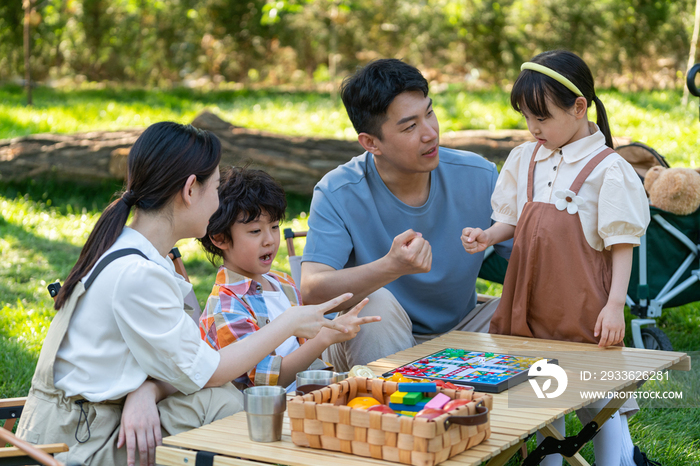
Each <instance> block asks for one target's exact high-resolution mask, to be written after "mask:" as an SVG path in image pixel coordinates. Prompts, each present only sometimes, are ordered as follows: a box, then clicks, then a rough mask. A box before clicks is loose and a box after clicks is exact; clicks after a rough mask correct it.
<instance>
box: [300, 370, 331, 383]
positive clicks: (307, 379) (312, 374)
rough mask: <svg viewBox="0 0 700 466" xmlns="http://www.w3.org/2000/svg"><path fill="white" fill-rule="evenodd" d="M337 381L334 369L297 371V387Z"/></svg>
mask: <svg viewBox="0 0 700 466" xmlns="http://www.w3.org/2000/svg"><path fill="white" fill-rule="evenodd" d="M335 382H337V377H336V373H335V372H333V371H321V370H319V371H303V372H298V373H297V387H303V386H304V385H330V384H332V383H335Z"/></svg>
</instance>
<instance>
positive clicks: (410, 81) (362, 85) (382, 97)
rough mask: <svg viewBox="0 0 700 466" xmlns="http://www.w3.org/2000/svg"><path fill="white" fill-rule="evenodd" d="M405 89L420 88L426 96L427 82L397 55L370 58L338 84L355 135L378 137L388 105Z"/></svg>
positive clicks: (380, 136)
mask: <svg viewBox="0 0 700 466" xmlns="http://www.w3.org/2000/svg"><path fill="white" fill-rule="evenodd" d="M406 91H421V92H422V93H423V96H426V97H427V96H428V81H426V80H425V78H424V77H423V75H422V74H421V73H420V71H418V69H417V68H415V67H413V66H411V65H409V64H407V63H404V62H402V61H401V60H398V59H396V58H385V59H381V60H375V61H372V62H370V63H368V64H367V65H366V66H364V67H363V68H360V69H358V70H357V71H356V72H355V74H353V75H350V76H348V77H346V78H345V79H344V80H343V83H342V84H341V86H340V96H341V97H342V99H343V104H344V105H345V110H347V112H348V117H350V121H351V122H352V126H353V127H355V131H357V134H360V133H367V134H371V135H372V136H376V137H378V138H379V139H380V140H381V139H382V124H384V122H385V121H386V119H387V117H386V111H387V108H389V105H390V104H391V102H392V101H393V100H394V98H395V97H396V96H397V95H399V94H401V93H403V92H406Z"/></svg>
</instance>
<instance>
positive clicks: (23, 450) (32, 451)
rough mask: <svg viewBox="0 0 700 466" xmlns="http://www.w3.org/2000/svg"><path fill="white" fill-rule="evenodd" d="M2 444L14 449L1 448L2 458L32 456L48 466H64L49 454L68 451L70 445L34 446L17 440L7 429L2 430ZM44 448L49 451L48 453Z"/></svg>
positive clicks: (0, 436) (0, 434)
mask: <svg viewBox="0 0 700 466" xmlns="http://www.w3.org/2000/svg"><path fill="white" fill-rule="evenodd" d="M0 442H2V443H9V444H11V445H14V447H8V448H0V458H4V457H12V456H30V457H31V458H33V459H35V460H36V461H38V462H39V463H40V464H44V465H47V466H64V465H63V463H61V462H60V461H58V460H56V459H55V458H54V457H53V456H51V455H50V454H49V453H59V452H62V451H68V445H66V444H65V443H57V444H50V445H32V444H31V443H27V442H25V441H24V440H21V439H19V438H17V437H16V436H15V435H14V434H13V433H12V432H8V431H6V430H5V429H0ZM44 448H46V449H47V450H49V452H48V453H47V452H46V451H44Z"/></svg>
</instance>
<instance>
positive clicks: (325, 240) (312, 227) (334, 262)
mask: <svg viewBox="0 0 700 466" xmlns="http://www.w3.org/2000/svg"><path fill="white" fill-rule="evenodd" d="M332 200H333V196H332V195H329V193H327V192H326V191H325V190H324V189H321V188H320V187H319V186H318V185H317V186H316V187H315V188H314V195H313V198H312V199H311V208H310V209H309V212H310V214H309V231H308V233H307V235H306V245H305V246H304V255H303V258H302V261H304V262H307V261H308V262H319V263H321V264H325V265H329V266H331V267H333V268H334V269H336V270H339V269H342V268H343V267H344V266H345V264H346V263H347V261H348V257H350V253H351V252H352V238H351V237H350V233H349V232H348V229H347V227H346V226H345V222H344V221H343V219H342V218H341V215H340V214H339V213H338V211H337V208H336V205H334V203H333V202H332Z"/></svg>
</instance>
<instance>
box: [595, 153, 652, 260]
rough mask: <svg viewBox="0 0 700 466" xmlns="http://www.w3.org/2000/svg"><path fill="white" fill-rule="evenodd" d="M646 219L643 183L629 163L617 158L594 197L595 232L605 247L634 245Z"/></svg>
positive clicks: (645, 199)
mask: <svg viewBox="0 0 700 466" xmlns="http://www.w3.org/2000/svg"><path fill="white" fill-rule="evenodd" d="M649 218H650V215H649V201H648V200H647V196H646V193H645V192H644V186H643V185H642V182H641V181H640V180H639V176H637V173H636V172H635V171H634V169H633V168H632V166H631V165H630V164H629V163H627V162H626V161H625V160H624V159H622V158H620V160H618V161H616V162H615V163H613V164H612V165H611V166H610V167H609V168H608V169H607V171H606V173H605V178H604V180H603V185H602V187H601V189H600V198H599V200H598V234H599V235H600V237H601V238H602V239H603V242H604V244H605V248H606V249H609V248H610V247H611V246H612V245H614V244H633V245H638V244H639V238H640V237H641V236H643V235H644V232H645V231H646V229H647V226H648V225H649Z"/></svg>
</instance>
